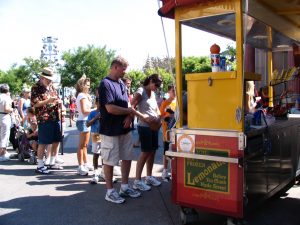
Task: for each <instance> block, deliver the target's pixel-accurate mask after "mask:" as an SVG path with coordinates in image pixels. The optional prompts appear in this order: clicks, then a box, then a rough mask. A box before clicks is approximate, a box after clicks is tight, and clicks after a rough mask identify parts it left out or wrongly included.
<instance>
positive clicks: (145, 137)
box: [138, 126, 158, 152]
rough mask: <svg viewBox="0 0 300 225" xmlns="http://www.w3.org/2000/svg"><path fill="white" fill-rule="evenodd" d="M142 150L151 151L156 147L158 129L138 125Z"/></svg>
mask: <svg viewBox="0 0 300 225" xmlns="http://www.w3.org/2000/svg"><path fill="white" fill-rule="evenodd" d="M138 132H139V137H140V141H141V151H142V152H152V151H155V150H157V148H158V131H152V130H150V127H144V126H138Z"/></svg>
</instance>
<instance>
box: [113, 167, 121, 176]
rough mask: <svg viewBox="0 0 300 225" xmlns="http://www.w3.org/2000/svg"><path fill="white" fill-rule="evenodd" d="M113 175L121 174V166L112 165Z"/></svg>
mask: <svg viewBox="0 0 300 225" xmlns="http://www.w3.org/2000/svg"><path fill="white" fill-rule="evenodd" d="M114 175H115V176H122V173H121V167H119V166H114Z"/></svg>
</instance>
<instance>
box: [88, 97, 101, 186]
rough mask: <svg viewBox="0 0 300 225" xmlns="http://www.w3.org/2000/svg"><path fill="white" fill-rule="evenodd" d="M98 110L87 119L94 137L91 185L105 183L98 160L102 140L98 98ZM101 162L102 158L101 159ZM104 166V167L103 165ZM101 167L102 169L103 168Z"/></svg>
mask: <svg viewBox="0 0 300 225" xmlns="http://www.w3.org/2000/svg"><path fill="white" fill-rule="evenodd" d="M95 104H96V106H97V109H96V110H93V111H91V112H90V114H89V116H88V119H87V124H86V125H87V127H89V126H91V137H92V152H93V166H94V176H93V178H92V180H91V184H97V183H98V182H99V181H100V182H104V181H105V179H104V176H103V172H102V170H101V171H99V170H98V166H99V165H98V160H99V157H100V147H101V139H100V134H99V129H100V122H99V119H100V106H99V99H98V97H96V102H95ZM100 160H101V157H100ZM101 166H102V165H101ZM101 166H100V167H101Z"/></svg>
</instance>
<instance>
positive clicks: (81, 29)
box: [0, 0, 229, 71]
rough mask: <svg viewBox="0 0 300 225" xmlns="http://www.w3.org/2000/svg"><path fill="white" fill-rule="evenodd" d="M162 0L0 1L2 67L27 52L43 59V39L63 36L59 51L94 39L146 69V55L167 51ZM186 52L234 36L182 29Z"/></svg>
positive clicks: (170, 25) (202, 50) (169, 30)
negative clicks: (159, 7) (161, 15)
mask: <svg viewBox="0 0 300 225" xmlns="http://www.w3.org/2000/svg"><path fill="white" fill-rule="evenodd" d="M157 10H158V2H157V0H127V1H126V0H26V1H24V0H0V30H1V35H0V52H1V53H0V70H4V71H5V70H7V69H9V67H10V66H11V65H12V64H13V63H18V64H22V63H23V61H22V59H23V58H24V57H28V56H31V57H33V58H39V56H40V51H41V49H42V45H43V43H42V38H43V37H47V36H53V37H57V38H58V42H57V44H58V49H59V50H60V52H62V51H65V50H69V49H76V48H77V47H79V46H87V45H88V44H93V45H95V46H99V47H103V46H105V45H106V47H107V49H112V50H116V52H117V54H120V55H122V56H124V57H125V58H127V59H128V61H129V64H130V67H129V69H141V68H142V66H143V65H144V63H145V61H146V59H147V56H150V57H164V56H166V55H167V51H166V46H165V41H164V36H163V29H162V25H161V20H160V17H159V16H158V15H157ZM163 21H164V26H165V31H166V35H167V42H168V46H169V52H170V55H171V56H174V55H175V44H174V36H175V30H174V21H173V20H170V19H163ZM183 34H184V38H183V40H184V43H183V44H184V46H185V48H184V50H183V55H185V56H202V55H209V47H210V46H211V45H212V44H214V43H218V44H219V45H220V46H221V49H224V48H225V47H226V45H227V43H228V42H229V41H227V40H225V39H222V38H219V37H216V36H212V35H209V34H207V33H204V32H199V31H195V30H193V29H190V28H186V29H184V30H183Z"/></svg>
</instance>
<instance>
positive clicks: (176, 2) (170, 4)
mask: <svg viewBox="0 0 300 225" xmlns="http://www.w3.org/2000/svg"><path fill="white" fill-rule="evenodd" d="M161 1H162V3H163V6H162V7H161V8H160V9H159V10H158V15H160V16H164V17H168V18H171V19H174V9H175V7H178V6H185V5H193V4H198V3H207V2H221V1H224V0H161Z"/></svg>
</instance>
